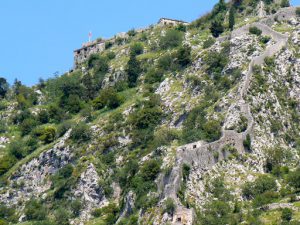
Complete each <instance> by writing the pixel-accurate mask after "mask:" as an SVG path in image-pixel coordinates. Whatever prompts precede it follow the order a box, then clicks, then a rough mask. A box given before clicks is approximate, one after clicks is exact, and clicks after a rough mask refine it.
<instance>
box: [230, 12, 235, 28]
mask: <svg viewBox="0 0 300 225" xmlns="http://www.w3.org/2000/svg"><path fill="white" fill-rule="evenodd" d="M234 24H235V9H234V7H231V8H230V11H229V29H230V30H233V28H234Z"/></svg>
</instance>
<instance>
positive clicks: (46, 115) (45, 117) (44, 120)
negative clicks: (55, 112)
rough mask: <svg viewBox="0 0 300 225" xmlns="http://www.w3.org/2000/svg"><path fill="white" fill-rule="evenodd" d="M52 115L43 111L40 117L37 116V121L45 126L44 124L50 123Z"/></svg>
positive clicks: (39, 114)
mask: <svg viewBox="0 0 300 225" xmlns="http://www.w3.org/2000/svg"><path fill="white" fill-rule="evenodd" d="M49 117H50V115H49V112H48V111H47V110H41V111H40V112H39V113H38V115H37V120H38V121H39V122H40V123H42V124H44V123H48V122H49V120H50V118H49Z"/></svg>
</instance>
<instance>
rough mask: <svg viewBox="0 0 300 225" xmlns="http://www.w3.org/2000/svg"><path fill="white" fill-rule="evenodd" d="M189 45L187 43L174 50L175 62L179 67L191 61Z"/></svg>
mask: <svg viewBox="0 0 300 225" xmlns="http://www.w3.org/2000/svg"><path fill="white" fill-rule="evenodd" d="M191 51H192V49H191V47H190V46H188V45H185V46H182V47H180V48H179V49H178V51H177V52H176V58H177V63H178V64H179V66H180V67H186V66H187V65H189V64H190V63H191V61H192V59H191Z"/></svg>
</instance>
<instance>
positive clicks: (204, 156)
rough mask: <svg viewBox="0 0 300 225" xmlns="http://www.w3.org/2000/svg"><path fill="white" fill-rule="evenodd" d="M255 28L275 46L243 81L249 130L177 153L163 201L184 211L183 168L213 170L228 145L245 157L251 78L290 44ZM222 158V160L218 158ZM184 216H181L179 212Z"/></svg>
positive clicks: (251, 121) (243, 107)
mask: <svg viewBox="0 0 300 225" xmlns="http://www.w3.org/2000/svg"><path fill="white" fill-rule="evenodd" d="M251 26H257V27H258V28H259V29H261V30H262V34H263V35H268V36H270V37H272V40H273V41H274V42H275V43H274V44H273V45H270V46H268V47H267V48H266V50H265V51H264V52H263V53H262V54H261V55H259V56H257V57H255V58H253V59H252V60H251V62H250V64H249V68H248V72H247V73H246V75H245V78H244V80H243V81H242V86H241V88H240V91H239V93H238V96H237V102H238V104H239V105H240V108H241V112H242V113H243V114H244V116H245V117H246V118H247V120H248V124H247V129H246V130H245V131H244V132H242V133H237V132H236V131H234V130H226V129H225V128H222V136H221V138H220V139H219V140H217V141H215V142H212V143H203V142H201V141H200V142H195V143H191V144H187V145H184V146H180V147H179V148H178V149H177V156H176V163H175V166H174V167H173V169H172V171H171V173H170V175H169V176H168V177H165V178H163V180H162V181H161V183H160V185H161V187H162V188H164V189H163V197H165V198H172V199H174V201H175V202H176V204H177V205H178V208H182V207H183V206H182V205H181V203H180V201H179V199H178V197H177V192H178V190H179V189H180V185H181V182H182V166H183V164H188V165H191V166H192V167H193V169H197V171H199V172H200V173H201V172H205V171H207V170H209V169H211V168H212V166H213V165H215V164H216V163H217V162H218V161H220V160H223V159H226V158H227V157H228V156H229V155H230V153H228V152H224V150H223V149H224V147H225V146H227V145H232V146H234V147H235V149H236V150H237V152H238V153H240V154H243V153H244V152H245V149H244V146H243V141H244V140H245V138H246V136H247V135H248V134H249V135H250V136H251V135H252V130H253V125H254V119H253V117H252V114H251V109H250V105H249V104H248V103H247V102H246V101H245V96H246V95H247V92H248V88H249V86H250V81H251V77H252V74H253V66H254V65H262V64H263V63H264V59H265V58H266V57H270V56H273V55H275V54H276V53H277V52H279V51H280V50H281V49H282V48H283V47H284V46H285V45H286V44H287V41H288V37H287V36H286V35H283V34H280V33H278V32H276V31H274V30H272V29H271V28H270V27H268V26H267V25H265V24H262V23H259V22H258V23H254V24H251ZM249 27H250V25H246V26H244V27H241V28H239V29H237V30H235V31H233V32H232V35H231V36H232V37H236V36H240V35H242V34H244V33H245V32H249ZM216 156H218V157H216ZM179 213H180V212H179Z"/></svg>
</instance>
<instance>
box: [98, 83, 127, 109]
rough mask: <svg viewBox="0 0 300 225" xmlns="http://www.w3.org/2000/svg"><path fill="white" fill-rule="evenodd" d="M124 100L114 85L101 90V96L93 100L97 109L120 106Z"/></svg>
mask: <svg viewBox="0 0 300 225" xmlns="http://www.w3.org/2000/svg"><path fill="white" fill-rule="evenodd" d="M122 102H123V99H122V97H121V96H120V95H119V94H118V93H117V92H116V90H115V89H114V88H112V87H109V88H105V89H103V90H101V91H100V95H99V97H97V98H96V99H95V100H94V101H93V105H94V107H95V108H96V109H102V108H103V107H105V106H107V107H108V108H110V109H115V108H117V107H119V106H120V105H121V104H122Z"/></svg>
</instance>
